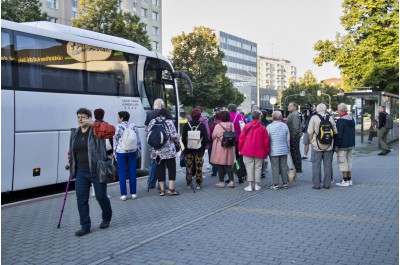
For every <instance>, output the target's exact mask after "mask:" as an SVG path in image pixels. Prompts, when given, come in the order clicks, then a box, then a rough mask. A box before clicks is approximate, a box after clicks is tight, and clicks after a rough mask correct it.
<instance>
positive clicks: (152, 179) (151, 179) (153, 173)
mask: <svg viewBox="0 0 400 265" xmlns="http://www.w3.org/2000/svg"><path fill="white" fill-rule="evenodd" d="M156 182H157V172H156V160H155V159H152V160H151V164H150V173H149V177H148V178H147V186H149V187H154V186H155V185H156Z"/></svg>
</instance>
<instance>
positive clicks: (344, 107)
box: [337, 103, 347, 112]
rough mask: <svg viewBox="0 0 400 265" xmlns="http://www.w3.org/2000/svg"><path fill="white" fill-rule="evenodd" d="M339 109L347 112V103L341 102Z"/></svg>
mask: <svg viewBox="0 0 400 265" xmlns="http://www.w3.org/2000/svg"><path fill="white" fill-rule="evenodd" d="M337 109H338V110H340V111H343V112H347V105H346V104H344V103H340V104H339V105H338V106H337Z"/></svg>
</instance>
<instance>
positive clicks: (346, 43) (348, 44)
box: [314, 0, 399, 94]
mask: <svg viewBox="0 0 400 265" xmlns="http://www.w3.org/2000/svg"><path fill="white" fill-rule="evenodd" d="M342 7H343V10H344V15H343V16H342V17H341V24H342V25H343V26H344V28H345V29H346V30H347V31H348V33H347V34H346V35H341V34H337V35H336V39H335V40H334V41H329V40H325V41H322V40H319V41H318V42H317V43H316V44H315V45H314V49H315V50H316V51H318V52H319V53H318V54H317V56H316V57H315V58H314V63H316V64H318V65H320V66H321V65H322V64H323V63H325V62H335V65H337V66H338V67H339V68H340V70H341V72H342V79H343V81H344V84H345V88H346V90H351V89H352V88H354V87H359V86H371V87H373V89H374V90H376V91H387V92H391V93H395V94H398V93H399V27H398V25H399V2H398V1H397V0H344V1H343V4H342Z"/></svg>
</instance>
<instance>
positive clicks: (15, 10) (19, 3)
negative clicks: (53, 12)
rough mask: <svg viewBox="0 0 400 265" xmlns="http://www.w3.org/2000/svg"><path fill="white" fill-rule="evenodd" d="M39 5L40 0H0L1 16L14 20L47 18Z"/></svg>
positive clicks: (24, 20)
mask: <svg viewBox="0 0 400 265" xmlns="http://www.w3.org/2000/svg"><path fill="white" fill-rule="evenodd" d="M41 6H42V3H40V0H1V18H2V19H6V20H10V21H14V22H31V21H42V20H47V19H48V17H47V14H46V13H42V12H41V10H40V7H41Z"/></svg>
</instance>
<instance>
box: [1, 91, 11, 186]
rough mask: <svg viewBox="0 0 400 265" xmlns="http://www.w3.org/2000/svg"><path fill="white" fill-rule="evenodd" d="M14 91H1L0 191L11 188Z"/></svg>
mask: <svg viewBox="0 0 400 265" xmlns="http://www.w3.org/2000/svg"><path fill="white" fill-rule="evenodd" d="M13 161H14V91H11V90H2V91H1V192H6V191H11V190H12V180H13V170H14V162H13Z"/></svg>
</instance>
